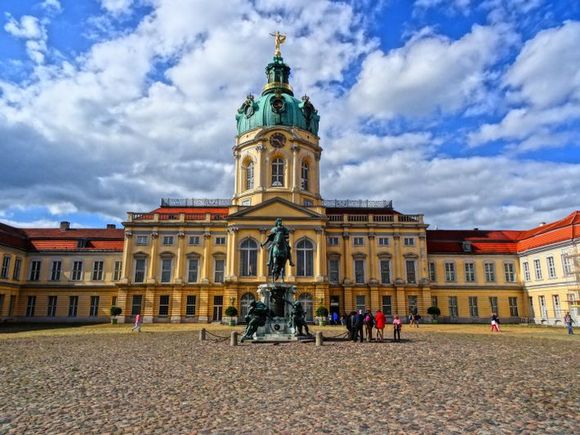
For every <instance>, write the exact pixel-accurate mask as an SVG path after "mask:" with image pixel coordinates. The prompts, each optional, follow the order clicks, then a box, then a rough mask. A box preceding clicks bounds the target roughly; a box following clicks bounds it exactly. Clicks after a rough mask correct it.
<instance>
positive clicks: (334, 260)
mask: <svg viewBox="0 0 580 435" xmlns="http://www.w3.org/2000/svg"><path fill="white" fill-rule="evenodd" d="M333 263H334V264H336V270H334V268H333V267H332V266H331V265H332V264H333ZM334 273H336V279H335V277H334V276H333V274H334ZM328 281H329V282H330V283H331V284H338V283H339V282H340V257H330V258H329V259H328Z"/></svg>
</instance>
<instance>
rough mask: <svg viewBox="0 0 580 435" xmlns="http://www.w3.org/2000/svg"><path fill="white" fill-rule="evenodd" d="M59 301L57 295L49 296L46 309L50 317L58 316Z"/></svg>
mask: <svg viewBox="0 0 580 435" xmlns="http://www.w3.org/2000/svg"><path fill="white" fill-rule="evenodd" d="M57 301H58V298H57V296H49V297H48V309H47V310H46V315H47V316H48V317H56V304H57Z"/></svg>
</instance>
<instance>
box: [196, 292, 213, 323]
mask: <svg viewBox="0 0 580 435" xmlns="http://www.w3.org/2000/svg"><path fill="white" fill-rule="evenodd" d="M198 313H199V314H198V320H199V321H200V322H208V321H209V319H210V317H209V287H202V288H201V291H200V292H199V311H198Z"/></svg>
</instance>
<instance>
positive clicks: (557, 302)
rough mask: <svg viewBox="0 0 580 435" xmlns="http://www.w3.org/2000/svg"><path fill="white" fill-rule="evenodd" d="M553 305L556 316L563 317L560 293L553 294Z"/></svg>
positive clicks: (557, 317)
mask: <svg viewBox="0 0 580 435" xmlns="http://www.w3.org/2000/svg"><path fill="white" fill-rule="evenodd" d="M552 305H553V306H554V317H555V318H556V319H560V318H562V305H561V304H560V295H552Z"/></svg>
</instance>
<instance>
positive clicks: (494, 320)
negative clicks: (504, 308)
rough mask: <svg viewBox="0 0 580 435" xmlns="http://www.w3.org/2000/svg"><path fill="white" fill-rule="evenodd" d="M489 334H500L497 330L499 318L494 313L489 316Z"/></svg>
mask: <svg viewBox="0 0 580 435" xmlns="http://www.w3.org/2000/svg"><path fill="white" fill-rule="evenodd" d="M491 332H501V331H500V330H499V316H498V315H497V314H496V313H492V315H491Z"/></svg>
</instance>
